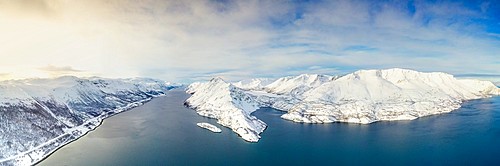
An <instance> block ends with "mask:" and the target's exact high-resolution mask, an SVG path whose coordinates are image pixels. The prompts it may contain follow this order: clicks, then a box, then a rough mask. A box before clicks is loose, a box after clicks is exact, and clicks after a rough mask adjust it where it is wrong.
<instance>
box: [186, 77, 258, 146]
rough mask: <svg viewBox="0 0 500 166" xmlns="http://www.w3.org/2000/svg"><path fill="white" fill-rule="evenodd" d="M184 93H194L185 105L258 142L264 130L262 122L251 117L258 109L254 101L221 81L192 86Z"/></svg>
mask: <svg viewBox="0 0 500 166" xmlns="http://www.w3.org/2000/svg"><path fill="white" fill-rule="evenodd" d="M187 92H188V93H191V94H193V95H192V96H191V97H190V98H189V99H187V100H186V102H185V104H186V105H187V106H189V107H191V108H193V109H195V110H196V112H197V113H198V114H199V115H201V116H206V117H210V118H215V119H217V120H218V121H217V123H219V124H221V125H223V126H225V127H229V128H231V129H232V130H233V131H234V132H236V133H237V134H238V135H240V136H241V137H242V138H243V139H245V140H247V141H249V142H257V141H258V140H259V138H260V136H259V134H260V133H261V132H263V131H264V129H265V128H266V124H265V123H264V122H262V121H261V120H259V119H257V118H256V117H254V116H252V115H250V114H251V113H252V112H254V111H255V110H257V108H258V107H257V106H258V105H257V103H255V102H254V99H253V98H252V97H251V96H249V95H247V94H246V93H244V92H243V90H241V89H240V88H237V87H235V86H233V85H232V84H230V83H227V82H225V81H224V80H222V79H221V78H214V79H212V80H210V81H209V82H207V83H197V84H192V85H190V86H189V87H188V89H187Z"/></svg>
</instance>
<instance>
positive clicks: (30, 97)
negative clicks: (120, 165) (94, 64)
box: [0, 76, 175, 165]
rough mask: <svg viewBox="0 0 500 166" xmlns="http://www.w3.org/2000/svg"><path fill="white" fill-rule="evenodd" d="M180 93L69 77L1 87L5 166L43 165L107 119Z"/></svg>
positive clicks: (152, 84)
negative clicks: (51, 155) (66, 145)
mask: <svg viewBox="0 0 500 166" xmlns="http://www.w3.org/2000/svg"><path fill="white" fill-rule="evenodd" d="M174 87H175V85H172V84H170V83H168V82H164V81H159V80H153V79H145V78H134V79H103V78H97V77H93V78H87V79H84V78H77V77H72V76H64V77H59V78H55V79H26V80H11V81H3V82H0V133H1V134H0V145H1V146H0V165H29V164H32V163H35V162H38V161H39V160H41V159H43V157H45V156H46V155H48V154H50V153H51V152H53V151H54V150H55V149H57V148H58V147H60V146H63V145H64V144H66V143H69V142H71V141H72V140H75V139H77V138H79V137H80V136H82V135H84V134H85V133H87V132H88V131H90V130H93V129H94V128H95V127H97V126H98V125H99V124H100V123H101V121H102V119H104V118H106V117H109V116H111V115H113V114H116V113H119V112H122V111H125V110H127V109H130V108H132V107H135V106H138V105H141V104H142V103H144V102H146V101H148V100H150V99H151V98H153V97H156V96H160V95H163V94H164V93H165V92H166V91H168V90H169V89H172V88H174Z"/></svg>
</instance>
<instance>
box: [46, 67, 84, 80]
mask: <svg viewBox="0 0 500 166" xmlns="http://www.w3.org/2000/svg"><path fill="white" fill-rule="evenodd" d="M38 70H40V71H42V72H45V73H47V74H49V75H50V76H51V77H59V76H63V75H79V73H82V72H84V71H82V70H77V69H74V68H73V67H71V66H53V65H48V66H45V67H40V68H38Z"/></svg>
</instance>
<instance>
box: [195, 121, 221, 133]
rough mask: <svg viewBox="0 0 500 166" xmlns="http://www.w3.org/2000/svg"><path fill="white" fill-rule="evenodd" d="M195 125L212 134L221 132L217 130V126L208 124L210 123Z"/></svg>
mask: <svg viewBox="0 0 500 166" xmlns="http://www.w3.org/2000/svg"><path fill="white" fill-rule="evenodd" d="M196 125H198V127H201V128H204V129H207V130H210V131H212V132H214V133H220V132H222V130H221V129H220V128H218V127H217V126H215V125H213V124H210V123H196Z"/></svg>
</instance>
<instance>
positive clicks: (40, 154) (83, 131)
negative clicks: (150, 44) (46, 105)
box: [0, 94, 166, 165]
mask: <svg viewBox="0 0 500 166" xmlns="http://www.w3.org/2000/svg"><path fill="white" fill-rule="evenodd" d="M162 96H166V94H162V95H154V96H152V97H150V98H146V99H143V100H139V101H136V102H132V103H129V104H127V105H126V106H123V107H120V108H116V109H114V110H111V111H108V112H103V113H102V114H101V115H99V116H97V117H94V118H92V119H89V120H87V121H86V122H85V123H83V124H81V125H79V126H75V127H73V128H70V129H68V131H67V132H66V133H64V134H61V135H59V136H57V137H54V138H52V139H51V140H49V141H47V142H43V143H41V144H40V145H39V146H37V147H36V148H34V149H30V150H28V151H24V152H21V153H19V154H18V155H15V156H11V157H8V158H6V159H4V160H2V161H0V165H3V164H13V165H37V164H39V163H40V162H42V161H44V160H45V159H47V158H48V157H50V155H52V154H53V153H55V152H56V151H57V150H59V149H61V148H62V147H64V146H66V145H68V144H70V143H72V142H74V141H76V140H78V139H80V138H82V137H83V136H85V135H87V134H88V133H90V132H91V131H94V130H96V129H97V128H98V127H99V126H101V125H102V123H103V122H104V120H105V119H107V118H110V117H113V116H115V115H118V114H120V113H122V112H126V111H129V110H132V109H133V108H136V107H139V106H142V105H144V104H145V103H147V102H149V101H151V100H152V99H154V98H158V97H162ZM44 149H46V150H44Z"/></svg>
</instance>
